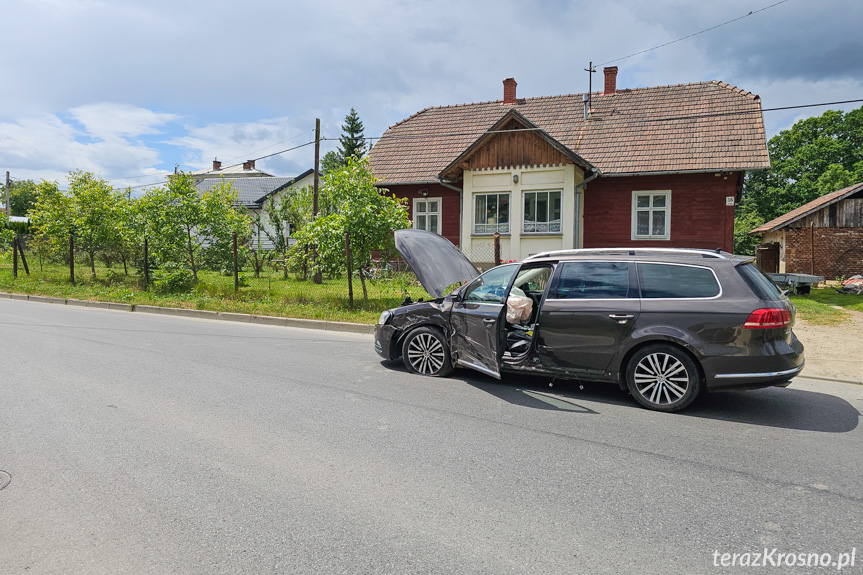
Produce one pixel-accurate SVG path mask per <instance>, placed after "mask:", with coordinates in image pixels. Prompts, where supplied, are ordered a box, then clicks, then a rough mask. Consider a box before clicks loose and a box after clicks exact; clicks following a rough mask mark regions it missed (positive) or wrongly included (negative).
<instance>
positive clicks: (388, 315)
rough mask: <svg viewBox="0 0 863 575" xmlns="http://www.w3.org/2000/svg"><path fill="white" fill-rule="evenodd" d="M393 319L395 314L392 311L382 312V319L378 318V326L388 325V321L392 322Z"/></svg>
mask: <svg viewBox="0 0 863 575" xmlns="http://www.w3.org/2000/svg"><path fill="white" fill-rule="evenodd" d="M391 317H393V312H391V311H390V310H386V311H384V312H382V313H381V317H380V318H378V325H384V324H386V323H387V322H388V321H390V318H391Z"/></svg>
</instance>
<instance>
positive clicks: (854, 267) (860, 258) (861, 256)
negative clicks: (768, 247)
mask: <svg viewBox="0 0 863 575" xmlns="http://www.w3.org/2000/svg"><path fill="white" fill-rule="evenodd" d="M813 244H814V247H815V257H814V270H813V257H812V247H813ZM785 270H786V271H787V272H788V273H803V274H808V273H814V274H815V275H819V276H824V278H825V279H836V278H837V277H839V276H849V275H853V274H856V273H860V272H861V270H863V227H859V228H797V229H794V228H788V229H786V230H785Z"/></svg>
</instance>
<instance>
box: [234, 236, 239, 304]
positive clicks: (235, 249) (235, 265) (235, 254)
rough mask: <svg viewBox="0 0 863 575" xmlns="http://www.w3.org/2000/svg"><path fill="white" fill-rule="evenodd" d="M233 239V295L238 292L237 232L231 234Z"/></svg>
mask: <svg viewBox="0 0 863 575" xmlns="http://www.w3.org/2000/svg"><path fill="white" fill-rule="evenodd" d="M233 238H234V293H237V292H239V291H240V274H239V270H237V232H234V233H233Z"/></svg>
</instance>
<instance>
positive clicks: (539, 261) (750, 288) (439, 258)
mask: <svg viewBox="0 0 863 575" xmlns="http://www.w3.org/2000/svg"><path fill="white" fill-rule="evenodd" d="M396 246H397V247H398V249H399V251H400V253H401V254H402V256H403V257H404V258H405V260H406V261H407V262H408V263H409V264H410V265H411V267H412V268H413V269H414V271H415V272H416V273H417V276H418V277H419V279H420V281H421V282H422V284H423V286H424V287H425V288H426V290H427V291H428V292H429V293H430V294H432V295H433V296H435V297H436V299H434V300H432V301H425V302H418V303H406V304H405V305H402V306H401V307H399V308H396V309H392V310H387V311H385V312H383V313H382V314H381V318H380V320H379V323H378V326H377V328H376V330H375V350H376V351H377V352H378V354H380V355H381V356H383V357H384V358H387V359H397V358H399V357H402V358H403V360H404V363H405V366H406V367H407V369H408V371H410V372H413V373H418V374H420V375H429V376H446V375H448V374H450V373H451V372H452V369H453V367H455V366H463V367H468V368H471V369H475V370H477V371H480V372H482V373H485V374H488V375H490V376H492V377H496V378H500V376H501V373H502V372H522V373H523V372H529V373H543V374H548V375H551V376H554V377H560V378H573V379H584V380H592V381H608V382H613V383H617V384H618V385H619V386H620V387H621V389H628V390H629V392H630V393H631V394H632V396H633V397H634V398H635V399H636V401H638V402H639V403H640V404H641V405H643V406H645V407H648V408H651V409H656V410H660V411H676V410H679V409H682V408H684V407H686V406H687V405H689V404H690V403H691V402H692V401H693V400H694V399H695V397H696V396H698V394H699V393H701V392H702V391H705V390H706V391H712V390H718V389H728V388H735V389H747V388H750V389H751V388H759V387H766V386H772V385H787V382H788V381H789V380H790V379H791V378H792V377H794V376H795V375H797V374H799V373H800V371H801V370H802V369H803V345H802V344H801V343H800V342H799V341H798V339H797V337H796V336H795V335H794V333H793V332H792V330H791V327H792V325H793V323H794V316H795V309H794V306H793V305H792V304H791V302H790V301H789V300H788V298H787V297H786V296H785V295H784V294H783V293H782V292H780V291H779V289H778V288H777V287H776V286H775V285H774V284H773V283H772V282H771V281H770V280H769V278H767V276H765V275H764V274H763V273H762V272H761V271H760V270H759V269H758V268H757V267H756V266H755V264H754V262H753V260H752V258H751V257H741V256H734V255H731V254H727V253H721V252H714V251H707V250H682V249H680V250H679V249H641V248H636V249H629V248H625V249H602V250H568V251H559V252H548V253H542V254H537V255H535V256H532V257H530V258H528V259H526V260H525V261H523V262H521V263H513V264H504V265H500V266H497V267H494V268H492V269H490V270H488V271H487V272H485V273H483V274H482V275H478V277H475V276H477V274H478V271H477V270H476V268H474V267H473V265H472V264H470V262H469V261H468V260H467V258H465V257H464V255H463V254H461V252H459V251H458V250H457V249H456V248H455V246H453V245H452V244H451V243H450V242H449V241H448V240H446V239H445V238H442V237H440V236H437V235H435V234H431V233H428V232H423V231H419V230H400V231H398V232H396ZM459 282H465V283H463V285H461V287H458V289H455V290H454V291H452V292H450V293H449V294H448V295H445V296H444V293H445V292H446V291H447V288H448V287H452V286H453V284H458V283H459Z"/></svg>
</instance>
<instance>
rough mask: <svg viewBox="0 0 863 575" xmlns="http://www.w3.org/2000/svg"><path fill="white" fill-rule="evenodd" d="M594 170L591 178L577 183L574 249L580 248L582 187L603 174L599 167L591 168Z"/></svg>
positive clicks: (573, 227)
mask: <svg viewBox="0 0 863 575" xmlns="http://www.w3.org/2000/svg"><path fill="white" fill-rule="evenodd" d="M591 170H592V171H593V175H592V176H590V177H589V178H586V179H584V180H581V181H580V182H579V183H577V184H575V218H574V220H573V222H572V247H573V249H578V248H579V245H578V232H579V220H578V214H579V212H580V211H581V210H580V208H581V189H582V188H583V187H584V186H585V185H587V184H588V183H589V182H592V181H593V180H595V179H596V178H598V177H599V176H601V175H602V172H601V171H600V170H599V169H598V168H591Z"/></svg>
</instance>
